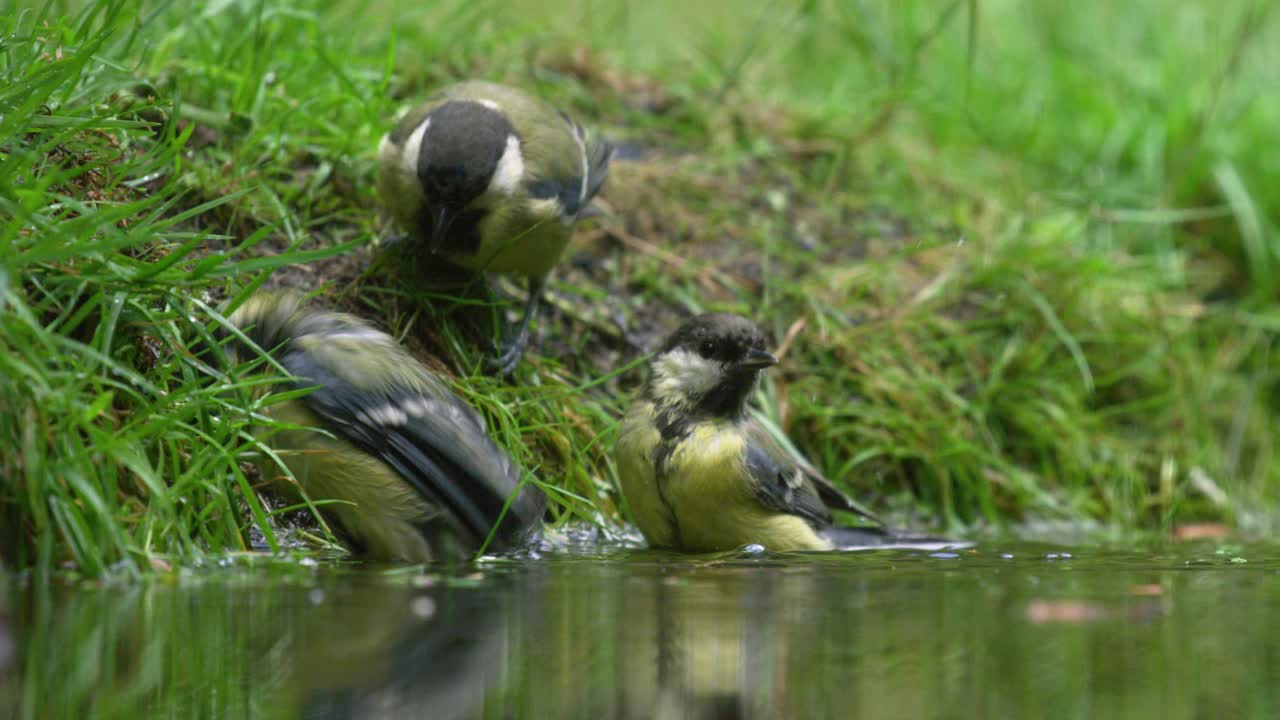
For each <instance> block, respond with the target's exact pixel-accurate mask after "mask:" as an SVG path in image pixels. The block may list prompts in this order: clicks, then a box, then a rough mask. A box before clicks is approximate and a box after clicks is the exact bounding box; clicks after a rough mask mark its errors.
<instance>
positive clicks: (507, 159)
mask: <svg viewBox="0 0 1280 720" xmlns="http://www.w3.org/2000/svg"><path fill="white" fill-rule="evenodd" d="M611 154H612V148H611V146H610V145H609V143H607V142H605V141H604V140H602V139H601V138H599V137H598V136H595V135H593V134H591V133H588V132H587V131H586V130H585V129H584V128H583V127H582V126H581V125H579V124H578V123H576V122H575V121H574V120H573V119H572V118H570V117H569V116H568V115H566V114H565V113H563V112H560V111H558V110H556V109H555V108H554V107H552V106H551V105H549V104H547V103H545V102H543V101H542V100H540V99H538V98H536V97H534V96H532V95H530V94H528V93H526V92H524V91H521V90H518V89H516V88H512V87H507V86H505V85H498V84H495V83H488V82H474V81H473V82H463V83H458V84H456V85H451V86H448V87H446V88H443V89H441V90H440V91H439V92H437V93H436V94H435V95H433V96H432V97H431V98H429V99H428V100H427V101H426V102H425V103H423V104H422V105H420V106H418V107H416V108H414V109H413V110H411V111H410V112H409V113H407V114H406V115H405V116H404V117H403V118H402V119H401V120H400V122H399V123H398V124H397V125H396V127H395V128H394V129H393V130H392V131H391V132H390V133H388V134H387V135H386V136H385V137H384V138H383V139H382V142H381V143H380V144H379V146H378V194H379V196H380V197H381V198H382V201H383V203H384V204H385V205H386V207H387V209H388V210H389V211H390V214H391V216H392V217H393V218H394V220H395V221H396V223H397V224H398V225H399V226H400V227H401V228H403V229H404V230H405V232H406V233H407V236H408V241H409V243H410V245H409V251H410V254H411V256H414V257H415V258H416V260H417V261H419V262H423V261H425V262H427V263H428V264H430V261H431V259H432V258H437V257H438V258H442V259H444V260H447V261H448V262H449V263H451V264H453V265H457V266H461V267H464V268H467V269H470V270H475V271H489V272H500V273H512V274H516V275H522V276H525V277H527V278H528V279H529V303H528V305H527V306H526V308H525V314H524V317H523V318H522V319H521V324H520V328H519V331H518V335H517V338H516V340H515V341H514V343H513V346H512V350H511V351H510V352H511V353H514V355H515V357H514V358H511V357H504V358H503V363H504V364H507V365H511V366H514V360H518V359H519V355H520V353H521V352H522V351H523V345H524V343H525V342H526V340H527V332H528V324H529V320H530V318H531V315H532V313H533V311H534V308H535V306H536V303H537V302H538V300H539V298H540V297H541V294H542V290H543V288H544V286H545V283H546V278H547V275H548V274H549V273H550V272H551V270H552V268H554V267H555V265H556V263H557V262H559V259H560V255H561V254H562V253H563V252H564V249H565V246H566V245H567V244H568V243H569V238H570V236H571V234H572V230H573V224H574V222H576V221H577V219H578V218H579V217H580V216H581V215H582V214H583V211H584V210H586V208H587V206H588V205H589V204H590V203H591V201H592V199H593V198H594V197H595V195H596V193H597V192H598V191H599V190H600V186H601V185H602V184H603V183H604V180H605V177H606V176H607V174H608V166H609V158H610V156H611ZM508 369H509V368H508Z"/></svg>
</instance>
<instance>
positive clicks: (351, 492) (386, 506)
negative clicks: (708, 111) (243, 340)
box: [230, 294, 542, 562]
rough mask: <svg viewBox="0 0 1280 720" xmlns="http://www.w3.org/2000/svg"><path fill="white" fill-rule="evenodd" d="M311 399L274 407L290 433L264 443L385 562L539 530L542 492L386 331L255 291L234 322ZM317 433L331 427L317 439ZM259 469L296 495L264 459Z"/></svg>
mask: <svg viewBox="0 0 1280 720" xmlns="http://www.w3.org/2000/svg"><path fill="white" fill-rule="evenodd" d="M230 321H231V323H232V324H233V325H235V326H236V327H238V328H240V329H241V330H243V331H244V332H245V335H246V337H248V338H249V339H250V340H252V341H253V342H254V343H255V344H256V345H258V347H260V348H262V349H263V350H266V351H269V352H271V354H272V357H273V358H274V359H275V360H276V361H277V362H278V363H279V364H280V365H281V366H282V367H283V368H284V369H285V370H287V371H288V372H289V373H290V374H291V375H293V376H294V377H295V378H297V379H296V380H295V382H294V386H295V387H297V388H314V389H313V390H312V392H310V393H308V394H306V395H304V396H302V397H300V398H295V399H290V400H287V401H285V402H281V403H278V404H275V405H272V406H270V407H269V409H268V412H269V414H270V415H271V416H272V417H273V419H275V420H277V421H279V422H281V423H284V424H285V425H286V427H284V428H281V429H278V430H276V431H274V432H270V433H263V434H262V435H261V439H262V440H263V442H265V443H266V444H267V445H268V446H270V447H271V448H272V450H273V451H274V452H275V454H276V456H277V457H279V458H280V461H281V462H283V463H284V465H285V466H286V467H287V468H288V469H289V472H290V473H291V474H292V476H293V478H295V479H296V480H297V483H298V484H299V485H301V487H302V489H303V490H305V492H306V495H307V497H309V498H310V499H311V500H312V501H315V502H320V501H332V502H324V503H323V504H321V506H320V507H321V511H322V512H323V513H324V515H325V517H326V518H328V519H329V520H330V521H331V522H333V523H335V524H336V525H337V526H338V527H337V529H338V530H339V531H340V532H341V533H342V534H343V535H345V536H346V538H347V539H348V540H349V541H350V542H351V543H352V544H353V545H354V546H355V547H356V549H358V550H359V551H361V552H362V554H364V555H366V556H368V557H370V558H372V559H378V560H392V561H410V562H426V561H431V560H440V559H462V558H465V557H468V556H470V555H473V554H474V553H475V552H477V551H478V550H479V549H480V548H481V547H482V546H484V545H485V543H486V540H487V539H489V538H490V535H491V534H492V542H491V543H490V544H489V545H488V547H489V548H491V549H503V548H508V547H512V546H514V545H517V544H519V543H520V542H521V541H523V540H524V539H525V538H527V537H528V536H529V535H530V534H531V532H532V531H533V530H534V529H535V528H536V527H537V526H538V524H539V521H540V518H541V514H542V498H541V495H540V493H539V492H538V491H537V490H536V489H534V488H532V487H529V486H527V485H521V483H520V477H519V471H518V470H517V468H516V467H515V465H514V464H513V463H512V461H511V459H510V458H509V457H508V456H507V455H506V453H504V452H503V451H502V450H501V449H499V448H498V447H497V446H496V445H495V444H494V443H493V441H492V440H491V439H490V438H489V436H488V433H487V432H486V430H485V427H484V424H483V421H482V420H481V419H480V416H479V415H478V414H477V413H476V411H475V410H474V409H473V408H471V406H469V405H467V404H466V403H465V402H463V401H462V400H461V399H460V398H459V397H458V396H457V395H455V394H454V393H453V392H451V391H450V390H449V388H448V387H447V386H446V385H445V384H444V382H443V381H441V380H440V379H439V378H438V377H436V376H435V375H433V374H432V373H431V372H430V371H429V370H427V368H426V367H424V366H423V365H422V364H421V363H420V362H418V361H417V360H416V359H414V358H413V357H412V356H410V355H409V354H408V353H407V352H406V351H405V350H404V349H403V348H402V347H400V345H399V344H398V343H397V342H396V341H395V340H394V339H393V338H392V337H391V336H389V335H387V334H386V333H383V332H381V331H379V330H377V329H375V328H373V327H372V326H370V325H369V324H367V323H365V322H364V321H363V320H361V319H359V318H356V317H354V316H351V315H344V314H341V313H334V312H326V311H322V310H315V309H311V308H307V307H305V306H303V304H302V301H301V297H300V296H298V295H294V294H283V295H273V294H260V295H256V296H254V297H252V298H250V299H249V300H248V301H247V302H246V303H245V304H244V305H242V306H241V307H240V308H239V309H238V310H237V311H236V312H235V313H233V314H232V316H231V317H230ZM318 429H320V430H323V431H327V432H320V431H318ZM259 466H260V468H261V470H262V472H263V476H264V477H266V478H270V479H271V480H272V484H273V485H274V486H275V487H276V488H277V489H279V490H281V491H282V492H283V494H285V495H287V496H290V497H297V496H299V493H298V488H297V487H296V486H294V484H293V483H291V482H290V481H289V479H288V477H287V476H286V475H284V473H282V471H281V469H280V467H279V466H278V465H276V464H275V463H274V462H273V461H272V460H270V459H269V458H264V459H263V460H262V461H261V462H260V463H259Z"/></svg>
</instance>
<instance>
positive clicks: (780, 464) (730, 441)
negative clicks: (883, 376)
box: [614, 314, 887, 551]
mask: <svg viewBox="0 0 1280 720" xmlns="http://www.w3.org/2000/svg"><path fill="white" fill-rule="evenodd" d="M776 362H777V360H776V358H774V357H773V356H772V355H770V354H769V353H768V352H767V351H766V350H765V339H764V335H763V334H762V333H761V332H760V330H759V329H758V328H756V326H755V325H753V324H752V323H751V322H750V321H748V320H746V319H745V318H742V317H740V316H737V315H728V314H707V315H700V316H698V317H695V318H693V319H692V320H690V321H688V322H686V323H685V324H684V325H683V326H681V327H680V329H678V330H677V331H676V332H675V333H674V334H673V335H672V336H671V337H670V338H669V339H668V340H667V341H666V343H665V344H664V346H663V347H662V349H661V350H659V351H658V353H657V355H655V356H654V358H653V360H652V361H651V363H650V369H651V374H650V377H649V380H648V382H647V383H646V385H645V387H644V390H643V391H642V393H641V396H640V397H639V398H638V399H637V400H636V401H635V402H634V404H633V405H632V406H631V408H630V409H629V410H628V412H627V416H626V418H625V419H624V420H623V424H622V429H621V432H620V434H619V436H618V440H617V443H616V445H615V448H614V455H615V458H616V460H617V462H618V473H619V478H620V481H621V485H622V493H623V496H624V497H625V498H626V500H627V504H628V505H629V506H630V508H631V512H632V514H633V515H634V517H635V520H636V523H637V524H638V525H639V527H640V530H641V532H642V533H644V536H645V538H646V539H647V540H648V541H649V543H650V544H651V545H653V546H656V547H667V548H675V549H682V550H693V551H717V550H731V549H734V548H738V547H741V546H743V545H748V544H760V545H763V546H764V547H765V548H767V549H769V550H779V551H784V550H830V549H833V548H835V547H837V546H838V545H843V544H848V543H849V542H853V543H858V542H861V543H866V544H877V543H881V542H884V541H885V539H886V537H887V536H886V533H884V531H881V530H879V529H875V528H870V529H843V528H834V527H832V516H831V512H830V509H829V507H834V508H836V509H839V510H844V511H847V512H852V513H856V514H862V515H866V513H865V512H864V511H862V510H861V509H860V508H859V507H858V506H857V504H856V503H854V502H853V500H851V499H849V498H848V496H846V495H845V494H844V493H842V492H841V491H840V490H839V489H837V488H836V487H835V486H834V485H832V484H831V483H830V481H828V480H827V479H826V478H824V477H822V475H821V474H820V473H818V471H817V470H816V469H814V468H812V467H811V466H809V465H808V464H807V463H805V462H804V461H803V460H801V459H798V458H794V457H789V456H788V454H787V453H786V452H784V451H783V450H782V448H781V446H780V445H779V444H778V443H776V442H775V441H774V440H773V439H772V438H771V437H770V436H769V434H768V432H767V431H766V430H765V428H764V427H763V426H761V425H760V424H759V423H758V422H756V421H755V420H753V419H752V418H751V417H750V416H749V414H748V413H747V398H748V396H749V395H750V393H751V391H752V389H753V388H754V387H755V384H756V381H757V379H758V376H759V373H760V371H761V370H763V369H764V368H766V367H768V366H770V365H773V364H775V363H776ZM868 517H869V516H868ZM850 534H852V535H850ZM841 539H845V540H846V541H845V542H841Z"/></svg>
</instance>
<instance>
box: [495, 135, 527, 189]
mask: <svg viewBox="0 0 1280 720" xmlns="http://www.w3.org/2000/svg"><path fill="white" fill-rule="evenodd" d="M523 177H524V155H523V154H522V153H521V152H520V139H519V138H517V137H516V136H515V135H508V136H507V146H506V147H505V148H504V149H503V150H502V157H500V158H498V166H497V167H496V168H494V170H493V179H492V180H490V181H489V191H490V192H492V191H497V192H500V193H502V194H504V195H510V194H511V193H512V192H514V191H515V189H516V186H517V185H519V184H520V179H521V178H523Z"/></svg>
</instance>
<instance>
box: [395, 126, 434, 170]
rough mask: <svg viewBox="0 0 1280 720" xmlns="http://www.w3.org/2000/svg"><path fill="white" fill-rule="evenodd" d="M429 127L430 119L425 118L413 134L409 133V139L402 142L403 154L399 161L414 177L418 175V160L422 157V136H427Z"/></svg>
mask: <svg viewBox="0 0 1280 720" xmlns="http://www.w3.org/2000/svg"><path fill="white" fill-rule="evenodd" d="M430 126H431V118H430V117H427V118H426V119H425V120H423V121H422V123H421V124H419V125H418V127H416V128H414V129H413V132H411V133H409V137H408V138H407V139H406V140H405V141H404V152H403V153H402V154H401V155H400V161H401V162H402V163H404V166H405V168H406V169H408V171H409V172H411V173H413V174H415V175H416V174H417V173H418V158H419V157H421V156H422V136H423V135H426V134H427V128H428V127H430Z"/></svg>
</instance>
